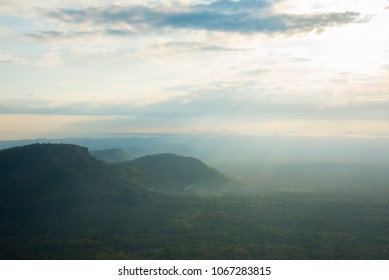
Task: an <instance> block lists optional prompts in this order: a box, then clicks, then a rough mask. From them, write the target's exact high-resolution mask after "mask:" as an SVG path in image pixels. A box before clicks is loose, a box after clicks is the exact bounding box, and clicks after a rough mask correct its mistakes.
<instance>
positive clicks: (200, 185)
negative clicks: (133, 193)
mask: <svg viewBox="0 0 389 280" xmlns="http://www.w3.org/2000/svg"><path fill="white" fill-rule="evenodd" d="M120 166H121V167H127V168H129V170H130V171H131V173H132V174H134V175H135V176H136V177H137V180H138V183H139V184H140V185H142V186H144V187H146V188H147V189H150V190H154V191H157V192H162V193H168V194H173V193H174V194H182V193H193V192H197V191H216V190H219V191H220V190H223V188H224V189H227V188H229V187H231V185H233V184H238V183H237V182H235V181H234V180H233V179H231V178H228V177H227V176H226V175H224V174H222V173H221V172H219V171H217V170H216V169H214V168H211V167H209V166H207V165H206V164H204V163H203V162H202V161H200V160H198V159H196V158H193V157H184V156H178V155H175V154H157V155H149V156H145V157H141V158H137V159H134V160H132V161H129V162H125V163H122V164H120Z"/></svg>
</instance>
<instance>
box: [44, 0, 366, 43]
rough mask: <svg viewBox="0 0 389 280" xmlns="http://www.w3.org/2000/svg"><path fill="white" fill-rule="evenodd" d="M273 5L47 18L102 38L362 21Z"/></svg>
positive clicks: (257, 0)
mask: <svg viewBox="0 0 389 280" xmlns="http://www.w3.org/2000/svg"><path fill="white" fill-rule="evenodd" d="M273 3H274V1H266V0H241V1H213V2H209V3H205V4H197V5H187V6H186V7H181V6H179V7H178V8H177V9H175V10H172V8H171V7H164V6H158V7H151V6H146V5H143V6H142V5H133V6H115V5H112V6H107V7H104V8H98V7H89V8H88V7H87V8H81V9H62V10H54V11H51V12H49V13H47V14H46V16H48V17H50V18H53V19H56V20H59V21H61V22H65V23H67V24H77V25H80V26H85V25H87V24H89V25H93V26H99V27H100V28H102V29H103V30H104V33H106V34H108V35H115V36H128V35H130V34H135V33H142V32H148V31H149V32H153V31H154V32H155V31H156V30H181V29H182V30H185V29H186V30H205V31H220V32H235V33H242V34H249V33H267V34H273V33H285V34H291V33H306V32H311V31H317V32H320V31H323V30H324V29H326V28H328V27H333V26H338V25H344V24H349V23H354V22H360V21H361V20H363V19H362V18H361V14H359V13H357V12H343V13H317V14H301V15H296V14H277V13H275V12H274V11H273V10H272V9H271V7H272V5H273Z"/></svg>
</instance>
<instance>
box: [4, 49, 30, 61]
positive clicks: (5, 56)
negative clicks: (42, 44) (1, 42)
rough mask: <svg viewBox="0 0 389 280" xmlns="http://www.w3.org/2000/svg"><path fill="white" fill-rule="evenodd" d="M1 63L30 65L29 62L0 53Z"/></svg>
mask: <svg viewBox="0 0 389 280" xmlns="http://www.w3.org/2000/svg"><path fill="white" fill-rule="evenodd" d="M0 63H11V64H28V60H26V59H24V58H21V57H17V56H12V55H9V54H3V53H1V52H0Z"/></svg>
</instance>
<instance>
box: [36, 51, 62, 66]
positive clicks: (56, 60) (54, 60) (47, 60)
mask: <svg viewBox="0 0 389 280" xmlns="http://www.w3.org/2000/svg"><path fill="white" fill-rule="evenodd" d="M63 63H64V60H63V59H62V57H61V56H60V55H59V54H58V53H57V52H56V51H50V52H48V53H46V54H44V55H42V57H41V58H40V59H39V61H38V63H37V65H38V66H40V67H44V68H54V67H57V66H60V65H62V64H63Z"/></svg>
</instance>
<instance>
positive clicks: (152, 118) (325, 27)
mask: <svg viewBox="0 0 389 280" xmlns="http://www.w3.org/2000/svg"><path fill="white" fill-rule="evenodd" d="M126 133H184V134H190V133H194V134H196V133H198V134H248V135H251V134H253V135H281V136H282V135H286V136H290V135H293V136H301V137H358V138H361V137H363V138H366V137H367V138H385V137H386V138H388V137H389V1H388V0H371V1H366V0H339V1H331V0H321V1H315V0H310V1H308V0H297V1H290V0H274V1H271V0H240V1H238V0H236V1H233V0H225V1H221V0H214V1H212V0H207V1H206V0H204V1H201V0H185V1H183V0H176V1H166V0H142V1H141V0H135V1H124V0H114V1H102V0H83V1H75V0H66V1H65V0H61V1H59V0H51V1H44V0H30V1H21V0H12V1H11V0H0V140H10V139H22V138H30V139H31V138H39V137H47V138H55V137H94V136H104V135H105V136H113V135H123V134H126Z"/></svg>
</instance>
